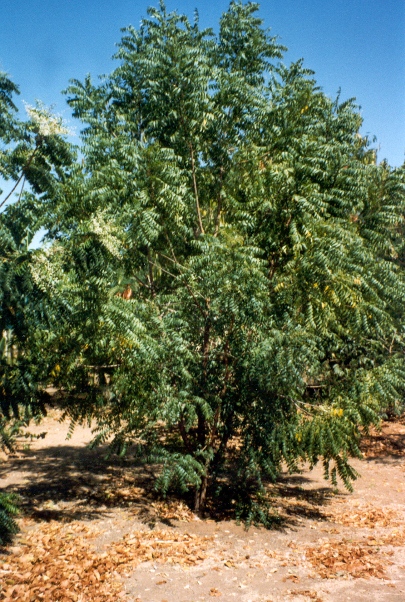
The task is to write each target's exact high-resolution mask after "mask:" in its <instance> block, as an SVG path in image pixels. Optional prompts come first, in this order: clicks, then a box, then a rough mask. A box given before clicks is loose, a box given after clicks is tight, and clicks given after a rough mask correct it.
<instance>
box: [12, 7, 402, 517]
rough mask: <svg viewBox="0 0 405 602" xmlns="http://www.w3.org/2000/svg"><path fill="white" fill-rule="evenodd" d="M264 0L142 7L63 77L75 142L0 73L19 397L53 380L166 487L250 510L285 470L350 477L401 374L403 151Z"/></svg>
mask: <svg viewBox="0 0 405 602" xmlns="http://www.w3.org/2000/svg"><path fill="white" fill-rule="evenodd" d="M257 10H258V5H256V4H253V3H248V4H242V3H241V2H238V1H234V2H231V4H230V6H229V9H228V11H227V12H225V13H224V14H223V16H222V18H221V20H220V24H219V29H218V33H214V32H212V31H211V30H202V29H200V27H199V22H198V17H197V16H196V17H195V19H194V21H190V20H189V19H188V18H187V17H186V16H184V15H179V14H177V13H176V12H174V13H167V12H166V8H165V6H164V4H162V3H161V4H160V6H159V8H151V9H149V10H148V18H146V19H145V20H144V21H142V23H141V26H140V28H139V29H138V30H136V29H134V28H132V27H130V28H127V29H126V30H124V33H123V37H122V39H121V41H120V43H119V44H118V51H117V54H116V56H115V58H116V60H117V61H118V66H117V68H116V69H115V70H113V71H112V73H111V74H110V75H109V76H106V77H104V78H103V79H102V80H101V82H99V83H94V82H93V81H92V79H91V77H90V76H88V77H87V78H86V79H85V81H83V82H81V81H78V80H72V82H71V85H70V86H69V88H68V90H67V91H66V94H67V99H68V103H69V105H70V107H71V108H72V111H73V115H74V117H76V118H77V119H78V120H80V122H81V123H82V128H83V129H82V135H81V139H82V144H81V146H80V149H79V150H80V154H78V152H77V149H74V148H73V147H71V146H70V145H69V144H68V142H67V141H66V137H65V136H64V133H65V132H64V130H63V126H62V124H61V122H60V121H58V120H57V119H56V118H54V117H53V116H52V115H50V114H49V113H47V111H46V110H45V109H44V107H41V106H39V107H36V108H31V112H30V114H29V115H30V120H29V121H28V122H20V121H18V120H17V118H16V116H15V106H14V104H13V100H12V99H13V94H14V93H16V92H17V91H18V90H17V88H16V87H15V86H14V84H13V83H12V82H11V81H10V80H9V79H8V78H7V76H5V75H2V76H1V79H0V103H1V121H0V136H1V139H2V141H3V149H2V151H1V154H0V170H1V171H0V173H1V174H2V176H3V177H6V178H10V179H12V180H14V181H15V183H16V191H17V195H18V197H17V200H16V201H15V202H14V203H13V204H9V205H7V206H6V208H5V209H4V210H3V212H2V213H1V215H0V241H1V246H0V248H1V251H0V253H1V266H0V282H1V292H0V308H1V309H0V331H3V332H4V336H3V341H4V342H3V346H4V347H6V346H8V347H7V348H8V349H11V348H12V345H13V344H15V345H16V348H17V349H18V352H16V353H15V354H14V355H15V357H11V355H12V354H11V355H10V354H9V355H8V356H7V353H5V354H4V357H3V359H2V364H1V370H2V373H1V378H2V384H1V395H2V400H1V401H2V409H3V413H4V415H8V412H9V408H10V407H17V405H18V403H23V405H24V406H25V407H27V405H29V404H30V403H31V404H32V403H34V402H38V400H40V399H41V398H43V392H44V390H45V388H46V386H47V385H48V384H49V383H53V384H55V385H56V386H58V387H61V389H63V390H64V392H65V411H66V415H67V416H69V417H70V419H71V420H72V427H73V426H74V424H75V423H77V422H78V421H82V420H87V419H94V420H95V421H96V425H97V426H96V430H95V443H104V442H107V441H108V442H109V443H110V445H111V449H112V451H114V452H117V453H125V452H126V451H127V450H128V449H129V448H130V446H132V447H131V450H132V452H133V453H136V454H139V455H140V456H141V457H142V458H144V459H145V460H146V461H148V462H153V463H156V464H158V465H159V466H160V467H161V470H160V474H159V476H158V478H157V482H156V487H157V489H159V490H160V491H162V492H163V494H166V493H167V492H168V491H169V490H170V489H171V488H173V487H176V488H178V489H180V490H181V491H183V492H186V491H188V490H191V491H194V496H195V497H194V508H195V510H197V511H198V510H201V509H203V508H204V506H205V504H206V502H207V494H208V495H209V497H210V499H213V497H214V496H215V495H217V496H218V495H225V492H227V494H228V495H229V496H230V498H232V499H234V502H235V508H236V513H237V516H240V517H243V518H245V519H247V520H248V521H249V520H252V519H255V520H256V519H259V520H263V521H265V520H266V517H265V514H264V513H263V511H262V508H261V506H260V503H259V502H260V501H261V500H263V499H264V497H263V496H264V493H265V488H264V484H265V482H266V480H268V479H270V480H274V479H276V478H277V476H278V475H279V474H280V471H281V469H282V467H283V466H284V465H286V466H287V467H288V469H289V470H291V471H295V470H297V469H298V467H299V465H300V463H301V462H309V463H310V465H315V464H316V463H317V462H318V461H322V462H323V464H324V468H325V476H326V477H327V478H329V477H330V478H331V479H332V481H333V482H336V478H337V475H339V476H340V477H341V478H342V479H343V481H344V483H345V484H346V485H347V486H348V487H350V483H351V481H352V480H353V479H355V478H356V476H357V475H356V473H355V471H354V470H353V469H352V468H351V466H350V463H349V460H350V457H353V456H359V455H360V451H359V447H358V444H359V439H360V435H361V433H362V432H364V431H365V430H367V429H368V428H369V426H370V425H372V424H378V421H379V419H380V417H381V415H382V414H383V413H384V412H386V411H399V410H400V409H401V408H402V400H403V388H404V376H405V373H404V347H403V345H404V339H403V303H404V292H405V289H404V284H405V282H404V271H403V263H402V257H403V236H402V223H403V213H404V199H405V195H404V169H403V168H400V169H392V168H390V167H389V165H387V164H386V163H385V162H383V163H380V164H377V160H376V153H375V151H374V150H373V149H372V148H371V147H370V145H369V141H368V139H367V138H366V137H363V136H362V135H361V134H360V127H361V117H360V114H359V111H358V108H357V106H356V104H355V102H354V101H353V100H347V101H344V102H342V101H341V100H340V98H339V97H337V98H336V99H335V100H332V99H330V98H328V97H327V96H326V95H325V94H324V93H323V91H322V89H321V88H319V87H318V86H317V84H316V81H315V79H314V74H313V72H311V71H310V70H308V69H306V68H305V67H304V65H303V62H302V61H299V62H297V63H294V64H292V65H290V66H289V67H286V66H284V65H283V63H282V62H281V60H280V59H281V58H282V53H283V51H284V48H283V47H282V46H280V45H279V44H278V42H277V39H276V38H274V37H272V36H271V35H270V33H269V31H268V30H266V29H265V28H264V27H263V24H262V21H261V19H260V18H259V17H258V16H257ZM77 157H79V158H77ZM25 180H26V181H27V182H28V184H29V187H28V188H29V190H26V191H24V190H22V185H23V183H24V181H25ZM0 202H1V201H0ZM40 226H41V227H43V228H45V229H46V232H47V234H46V244H45V245H44V246H43V247H41V248H39V249H34V250H33V249H31V248H30V247H29V244H28V243H29V240H30V236H31V235H32V233H35V231H36V230H37V229H38V228H39V227H40ZM7 337H8V338H7ZM6 339H7V340H6ZM13 404H14V405H13ZM34 405H35V404H34ZM36 407H37V406H36ZM134 450H135V451H134ZM226 474H232V478H231V479H230V480H229V479H228V480H227V479H225V478H224V475H226Z"/></svg>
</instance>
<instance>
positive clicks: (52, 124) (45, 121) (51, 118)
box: [24, 102, 71, 136]
mask: <svg viewBox="0 0 405 602" xmlns="http://www.w3.org/2000/svg"><path fill="white" fill-rule="evenodd" d="M24 104H25V110H26V111H27V114H28V117H29V118H30V119H31V121H33V122H34V123H35V125H36V126H37V127H38V130H39V134H41V136H55V135H63V134H70V133H71V132H70V130H69V129H68V128H67V127H66V125H65V123H64V122H63V119H62V117H61V116H60V115H54V114H53V113H52V112H51V110H50V109H48V107H46V106H45V105H43V104H42V103H41V102H37V104H36V105H35V106H32V105H29V104H27V103H24Z"/></svg>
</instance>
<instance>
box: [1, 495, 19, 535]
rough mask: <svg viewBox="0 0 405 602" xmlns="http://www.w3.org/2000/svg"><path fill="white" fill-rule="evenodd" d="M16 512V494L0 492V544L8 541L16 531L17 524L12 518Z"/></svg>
mask: <svg viewBox="0 0 405 602" xmlns="http://www.w3.org/2000/svg"><path fill="white" fill-rule="evenodd" d="M17 514H18V496H17V495H15V494H13V493H1V492H0V546H4V545H6V544H8V543H10V542H11V541H12V538H13V536H14V535H15V534H16V533H18V531H19V529H18V525H17V523H16V521H15V519H14V516H16V515H17Z"/></svg>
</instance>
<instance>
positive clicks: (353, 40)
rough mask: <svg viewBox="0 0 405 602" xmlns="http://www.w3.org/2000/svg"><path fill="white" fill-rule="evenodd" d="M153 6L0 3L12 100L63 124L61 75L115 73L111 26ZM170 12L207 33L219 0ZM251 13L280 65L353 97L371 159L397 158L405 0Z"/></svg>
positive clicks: (176, 5)
mask: <svg viewBox="0 0 405 602" xmlns="http://www.w3.org/2000/svg"><path fill="white" fill-rule="evenodd" d="M150 4H156V2H151V1H148V0H114V1H112V0H0V18H1V35H0V69H2V70H3V71H6V72H8V73H9V74H10V75H11V76H12V78H13V80H14V81H15V82H16V83H17V84H18V85H19V86H20V89H21V99H22V100H24V101H26V102H28V103H31V104H32V103H33V102H34V101H35V99H40V100H42V101H43V102H44V103H45V104H47V105H51V104H53V105H55V109H56V111H57V112H60V113H63V115H64V117H65V118H69V116H70V113H69V108H68V107H67V106H66V103H65V100H64V98H63V96H62V95H61V94H60V92H61V90H62V89H63V88H65V87H66V86H67V85H68V81H69V79H70V78H77V79H82V78H83V77H84V76H85V74H86V73H91V74H92V75H93V76H94V77H95V76H97V75H100V74H102V73H109V72H110V71H111V70H112V69H113V68H114V63H113V61H112V60H111V56H112V55H113V54H114V52H115V43H116V42H118V41H119V39H120V36H121V33H120V28H121V27H124V26H126V25H129V24H132V25H134V26H135V27H137V26H138V25H139V22H140V20H141V18H142V17H143V16H145V14H146V8H147V7H148V6H149V5H150ZM166 4H167V8H168V9H169V10H175V9H177V10H178V11H179V12H185V13H186V14H188V15H189V16H190V17H191V16H192V14H193V11H194V9H195V8H197V9H198V11H199V14H200V21H201V25H202V26H210V27H213V28H214V29H215V28H216V26H217V24H218V20H219V17H220V15H221V13H222V12H224V11H225V10H226V8H227V6H228V1H225V0H216V1H215V2H214V3H210V2H207V1H206V0H167V3H166ZM260 6H261V8H260V13H259V14H260V16H261V17H262V18H263V19H264V22H265V25H266V26H268V27H271V31H272V34H273V35H278V36H279V37H280V39H281V42H282V43H283V44H284V45H286V46H287V47H288V48H289V51H288V53H287V54H286V55H285V58H284V62H285V63H287V64H288V63H290V62H291V61H294V60H297V59H298V58H301V57H303V58H304V59H305V65H306V66H307V67H309V68H311V69H313V70H314V71H315V77H316V79H317V81H318V83H319V85H320V86H321V87H322V88H323V90H324V91H325V93H326V94H328V95H330V96H333V97H334V96H335V95H336V92H337V91H338V89H339V88H341V90H342V96H341V97H342V99H345V98H349V97H353V96H355V97H356V98H357V101H358V103H359V104H360V105H361V107H362V109H361V113H362V116H363V118H364V124H363V133H367V134H370V135H371V136H372V135H376V136H377V143H376V145H377V147H379V149H380V150H379V155H378V157H379V159H380V160H381V159H383V158H387V159H388V162H389V163H390V164H391V165H393V166H398V165H401V164H402V163H403V161H404V158H405V2H404V0H263V1H262V2H261V3H260Z"/></svg>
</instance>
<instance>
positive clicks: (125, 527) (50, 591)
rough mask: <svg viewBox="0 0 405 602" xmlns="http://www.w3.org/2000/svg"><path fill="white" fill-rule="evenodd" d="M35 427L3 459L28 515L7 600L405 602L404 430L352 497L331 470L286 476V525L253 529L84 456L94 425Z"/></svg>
mask: <svg viewBox="0 0 405 602" xmlns="http://www.w3.org/2000/svg"><path fill="white" fill-rule="evenodd" d="M30 430H31V431H32V432H34V431H35V432H36V433H40V432H42V431H46V432H47V436H46V437H45V438H44V439H37V440H34V441H33V442H32V443H31V444H30V445H29V446H25V447H24V446H21V449H20V450H19V452H18V453H17V454H15V455H13V456H9V457H8V458H6V459H5V458H3V461H2V462H0V478H1V488H2V489H5V490H6V491H15V492H18V493H19V494H20V495H21V496H22V499H23V511H24V516H23V518H21V519H19V522H20V527H21V533H20V535H19V536H18V537H17V538H16V540H15V542H14V544H13V546H12V547H10V548H9V549H8V550H4V549H3V550H1V551H0V600H4V601H9V600H18V601H19V602H20V601H21V602H22V601H30V602H34V601H35V602H36V601H39V600H44V601H45V602H71V601H75V602H113V601H115V600H128V602H135V601H137V602H193V601H195V602H197V601H204V600H205V601H209V600H212V599H214V598H218V599H220V600H222V601H223V602H226V601H234V600H235V601H241V602H270V601H272V602H279V601H284V600H285V601H287V602H289V601H303V602H304V601H308V600H312V601H315V602H335V601H339V602H345V601H348V600H352V601H356V602H360V601H363V600H364V601H367V602H372V601H374V600H378V601H382V600H383V601H386V602H391V601H392V602H394V601H395V602H397V601H398V602H399V601H402V600H405V464H404V459H405V421H404V420H402V421H398V422H390V423H385V424H384V425H383V428H382V431H381V432H380V433H377V434H374V435H373V436H371V437H370V438H369V439H368V440H367V441H364V443H363V449H364V452H365V458H364V459H363V460H362V461H357V460H355V461H353V465H354V466H355V468H356V469H357V470H358V471H359V472H360V473H361V478H360V479H359V480H358V481H357V482H356V483H355V491H354V493H352V494H349V493H347V492H346V491H345V490H344V489H343V488H342V489H339V490H335V489H334V488H333V487H332V486H330V485H329V484H328V483H327V482H326V481H324V480H323V478H322V469H321V468H316V469H315V470H313V471H312V472H309V471H304V472H303V473H302V474H300V475H294V476H288V475H284V476H283V478H282V479H281V480H280V482H279V483H278V484H277V485H276V486H274V487H273V488H272V496H273V505H274V507H275V508H276V510H277V513H278V515H279V517H280V518H281V519H282V522H281V523H280V525H279V526H278V527H275V528H274V530H265V529H258V528H255V527H251V528H250V529H249V530H248V531H246V530H245V529H244V527H243V526H238V525H236V524H235V522H234V521H231V520H221V521H219V520H213V519H204V520H201V519H198V517H196V516H194V515H193V513H192V512H191V511H190V510H189V509H188V508H187V507H186V506H185V505H184V504H182V503H181V502H178V501H169V502H159V501H157V500H156V498H155V497H154V496H153V494H152V493H151V492H150V486H149V484H150V482H151V475H148V474H147V473H145V472H142V470H143V469H142V470H141V469H140V468H139V467H136V466H134V464H133V463H132V464H131V461H130V460H129V459H128V460H120V459H111V460H105V458H104V453H103V450H101V449H98V450H90V449H88V448H87V447H86V444H87V443H88V441H89V440H90V439H91V431H90V429H89V428H85V427H77V428H76V430H75V431H74V434H73V436H72V438H71V439H69V440H66V435H67V432H68V424H66V423H60V422H58V412H57V411H56V410H53V411H52V412H51V413H50V415H49V416H48V417H47V418H46V419H45V421H44V422H43V423H42V424H41V425H39V426H37V427H33V428H32V429H30Z"/></svg>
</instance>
